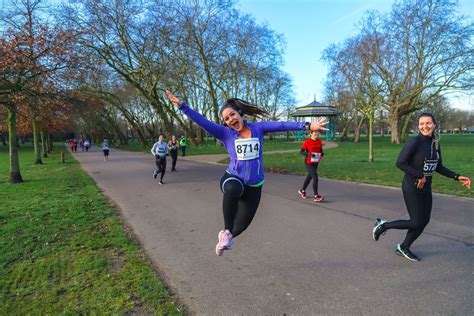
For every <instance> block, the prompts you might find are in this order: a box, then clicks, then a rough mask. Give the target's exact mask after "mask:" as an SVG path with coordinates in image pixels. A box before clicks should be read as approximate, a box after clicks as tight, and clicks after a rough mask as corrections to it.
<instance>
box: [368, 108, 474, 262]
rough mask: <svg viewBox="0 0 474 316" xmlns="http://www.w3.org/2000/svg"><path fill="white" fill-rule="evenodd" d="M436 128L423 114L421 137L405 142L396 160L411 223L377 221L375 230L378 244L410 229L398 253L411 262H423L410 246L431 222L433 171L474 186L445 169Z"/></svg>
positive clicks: (375, 238)
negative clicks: (392, 232) (391, 233)
mask: <svg viewBox="0 0 474 316" xmlns="http://www.w3.org/2000/svg"><path fill="white" fill-rule="evenodd" d="M436 126H437V124H436V120H435V118H434V116H433V115H432V114H431V113H422V114H421V115H420V117H419V119H418V129H419V131H420V133H419V135H418V136H416V137H415V138H413V139H410V140H409V141H408V142H407V143H406V145H405V146H404V147H403V149H402V151H401V152H400V155H399V157H398V160H397V167H398V168H400V169H401V170H402V171H404V172H405V177H404V178H403V184H402V191H403V198H404V200H405V205H406V207H407V210H408V214H409V215H410V220H398V221H393V222H387V221H386V220H384V219H380V218H377V220H376V221H375V227H374V229H373V231H372V237H373V238H374V240H375V241H377V240H379V238H380V236H381V235H382V234H384V233H385V232H386V231H387V230H388V229H407V230H408V232H407V235H406V237H405V240H404V241H403V243H401V244H398V245H397V247H396V250H395V252H396V253H397V254H398V255H399V256H402V257H405V258H407V259H409V260H411V261H420V259H419V258H418V257H417V256H416V255H415V254H414V253H412V252H411V251H410V246H411V245H412V244H413V242H414V241H415V240H416V239H417V238H418V237H419V236H420V235H421V233H422V232H423V230H424V229H425V227H426V225H428V222H429V221H430V216H431V207H432V195H431V180H432V175H433V172H434V171H436V172H438V173H440V174H442V175H443V176H446V177H448V178H452V179H454V180H456V181H459V182H460V183H461V184H462V185H464V186H466V187H468V188H470V187H471V180H470V179H469V178H468V177H463V176H460V175H459V174H456V173H454V172H453V171H451V170H449V169H448V168H446V167H444V166H443V163H442V158H441V148H440V146H439V135H438V133H437V131H436Z"/></svg>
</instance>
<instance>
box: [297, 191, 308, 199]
mask: <svg viewBox="0 0 474 316" xmlns="http://www.w3.org/2000/svg"><path fill="white" fill-rule="evenodd" d="M298 193H299V194H300V196H301V198H302V199H307V198H308V196H307V195H306V192H305V191H303V190H299V191H298Z"/></svg>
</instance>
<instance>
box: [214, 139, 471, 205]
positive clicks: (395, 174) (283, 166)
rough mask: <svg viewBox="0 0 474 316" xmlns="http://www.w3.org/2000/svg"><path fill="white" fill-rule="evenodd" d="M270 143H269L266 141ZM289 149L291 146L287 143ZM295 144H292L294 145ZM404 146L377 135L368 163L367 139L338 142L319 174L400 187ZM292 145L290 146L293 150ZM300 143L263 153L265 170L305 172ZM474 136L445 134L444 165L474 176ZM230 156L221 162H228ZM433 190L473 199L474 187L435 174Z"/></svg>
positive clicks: (326, 153) (442, 144)
mask: <svg viewBox="0 0 474 316" xmlns="http://www.w3.org/2000/svg"><path fill="white" fill-rule="evenodd" d="M265 146H267V143H265ZM288 147H289V148H290V146H288ZM293 147H295V146H294V145H291V148H293ZM402 147H403V145H394V144H391V143H390V138H389V137H385V138H380V137H374V159H375V161H374V162H368V142H367V140H366V139H365V138H364V139H362V140H361V142H360V143H357V144H356V143H353V142H344V143H339V146H338V147H337V148H328V149H324V152H325V155H324V159H323V160H322V162H321V164H320V166H319V168H318V174H319V175H320V176H321V177H324V178H329V179H338V180H345V181H351V182H360V183H369V184H378V185H386V186H393V187H401V182H402V179H403V172H402V171H401V170H399V169H398V168H397V167H396V166H395V162H396V160H397V157H398V154H399V153H400V150H401V148H402ZM291 148H290V149H291ZM299 148H301V143H299V145H297V149H295V152H294V153H284V154H282V153H279V154H271V153H266V154H265V155H264V156H263V161H264V165H265V170H267V171H269V172H278V173H292V174H300V175H305V174H306V169H305V167H304V162H303V161H304V158H303V156H301V155H300V154H299V152H298V151H299ZM473 148H474V135H443V136H442V137H441V150H442V155H443V164H444V165H445V166H446V167H447V168H449V169H451V170H453V171H455V172H457V173H459V174H461V175H465V176H468V177H470V178H471V179H473V178H474V155H473V154H472V149H473ZM228 161H229V160H228V159H225V160H223V161H221V163H228ZM432 188H433V192H437V193H444V194H449V195H456V196H463V197H470V198H474V192H473V191H474V190H472V189H471V190H469V189H467V188H466V187H463V186H461V185H460V184H459V182H457V181H454V180H452V179H449V178H446V177H444V176H442V175H440V174H436V173H435V175H434V177H433V186H432Z"/></svg>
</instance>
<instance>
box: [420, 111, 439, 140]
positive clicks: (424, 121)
mask: <svg viewBox="0 0 474 316" xmlns="http://www.w3.org/2000/svg"><path fill="white" fill-rule="evenodd" d="M435 127H436V124H435V123H434V122H433V119H432V118H431V117H430V116H422V117H420V118H419V119H418V129H419V130H420V133H421V135H423V136H432V135H433V131H434V129H435Z"/></svg>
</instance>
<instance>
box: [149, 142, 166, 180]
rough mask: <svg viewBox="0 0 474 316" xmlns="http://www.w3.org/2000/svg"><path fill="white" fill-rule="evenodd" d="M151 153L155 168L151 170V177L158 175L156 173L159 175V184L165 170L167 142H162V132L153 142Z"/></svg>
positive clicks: (154, 177)
mask: <svg viewBox="0 0 474 316" xmlns="http://www.w3.org/2000/svg"><path fill="white" fill-rule="evenodd" d="M151 153H152V154H153V156H155V164H156V168H157V169H155V170H154V171H153V179H156V178H157V177H158V174H161V175H160V182H159V183H160V184H164V183H163V177H164V176H165V172H166V156H168V144H167V143H165V142H164V137H163V134H161V135H160V136H159V137H158V141H157V142H156V143H154V144H153V147H152V148H151Z"/></svg>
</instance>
